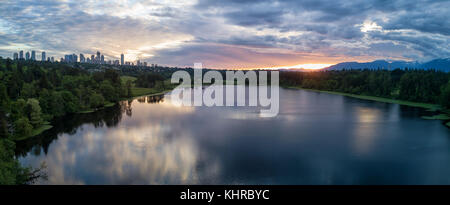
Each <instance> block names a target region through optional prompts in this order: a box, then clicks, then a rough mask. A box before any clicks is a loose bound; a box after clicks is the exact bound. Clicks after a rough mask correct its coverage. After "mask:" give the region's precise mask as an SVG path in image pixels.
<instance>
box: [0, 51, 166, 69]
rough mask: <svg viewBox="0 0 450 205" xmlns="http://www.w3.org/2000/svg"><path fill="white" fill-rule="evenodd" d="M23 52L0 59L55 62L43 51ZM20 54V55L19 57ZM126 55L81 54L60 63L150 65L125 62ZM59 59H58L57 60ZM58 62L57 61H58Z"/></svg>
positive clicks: (69, 55)
mask: <svg viewBox="0 0 450 205" xmlns="http://www.w3.org/2000/svg"><path fill="white" fill-rule="evenodd" d="M23 52H24V51H23V50H20V51H19V52H14V53H13V54H12V58H11V57H9V56H0V57H4V58H10V59H13V60H18V59H23V60H33V61H37V58H38V57H40V59H41V60H40V61H49V62H55V60H54V56H51V57H50V56H49V57H48V58H47V55H46V52H45V51H42V52H41V55H40V56H38V55H36V51H35V50H32V51H31V54H30V51H27V52H26V55H25V57H24V56H23V55H22V54H23ZM19 53H20V55H19ZM124 56H125V54H123V53H122V54H120V57H119V59H114V58H113V59H105V57H104V55H103V54H101V52H100V51H97V52H96V55H94V54H92V55H91V58H89V57H87V58H85V57H84V54H83V53H80V54H79V55H77V54H75V53H74V54H65V55H64V56H62V57H61V58H60V62H67V63H92V64H112V65H136V66H147V64H149V63H148V62H146V61H140V60H139V59H138V60H136V61H125V57H124ZM57 58H58V57H56V59H57ZM56 62H57V60H56ZM149 65H153V66H155V65H156V66H157V64H155V63H152V64H149Z"/></svg>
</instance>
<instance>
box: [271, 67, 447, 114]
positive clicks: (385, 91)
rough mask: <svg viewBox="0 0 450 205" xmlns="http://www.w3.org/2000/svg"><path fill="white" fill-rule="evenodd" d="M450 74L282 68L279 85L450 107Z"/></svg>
mask: <svg viewBox="0 0 450 205" xmlns="http://www.w3.org/2000/svg"><path fill="white" fill-rule="evenodd" d="M449 79H450V75H449V74H448V73H444V72H440V71H434V70H426V71H425V70H408V69H405V70H401V69H396V70H393V71H388V70H368V69H366V70H342V71H318V72H295V71H282V72H281V73H280V84H281V85H284V86H295V87H301V88H307V89H317V90H326V91H336V92H344V93H351V94H357V95H368V96H377V97H385V98H392V99H399V100H406V101H413V102H423V103H432V104H441V105H442V106H444V107H446V108H450V82H449Z"/></svg>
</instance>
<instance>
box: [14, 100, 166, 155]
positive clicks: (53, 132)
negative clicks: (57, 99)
mask: <svg viewBox="0 0 450 205" xmlns="http://www.w3.org/2000/svg"><path fill="white" fill-rule="evenodd" d="M136 101H137V102H139V103H148V104H155V103H162V102H164V95H156V96H144V97H139V98H137V99H136ZM133 102H134V100H127V101H120V102H119V103H117V104H116V105H114V106H112V107H109V108H105V109H102V110H99V111H96V112H93V113H86V114H73V115H68V116H65V117H62V118H59V119H56V120H55V121H54V122H52V125H54V126H53V128H52V129H50V130H47V131H45V132H44V133H42V134H41V135H39V136H36V137H33V138H30V139H27V140H22V141H18V142H17V143H16V151H15V152H16V156H26V155H27V153H29V152H31V154H33V155H40V154H41V151H43V152H44V154H47V153H48V149H49V146H50V144H51V143H52V142H53V141H54V140H56V139H58V137H59V136H61V134H64V133H66V134H69V135H74V134H75V133H76V132H77V130H78V128H79V127H81V126H83V125H86V124H91V125H93V126H94V127H95V128H99V127H104V126H106V127H108V128H109V127H116V126H117V125H118V124H119V123H120V122H121V120H122V116H123V114H124V113H125V114H126V115H127V116H129V117H131V116H132V114H133V113H132V104H133Z"/></svg>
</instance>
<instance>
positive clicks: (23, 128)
mask: <svg viewBox="0 0 450 205" xmlns="http://www.w3.org/2000/svg"><path fill="white" fill-rule="evenodd" d="M32 131H33V126H32V125H31V124H30V121H29V120H28V118H26V117H22V118H20V119H18V120H16V121H15V122H14V135H15V136H17V137H26V136H30V135H31V132H32Z"/></svg>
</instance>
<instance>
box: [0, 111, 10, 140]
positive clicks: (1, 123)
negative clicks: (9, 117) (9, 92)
mask: <svg viewBox="0 0 450 205" xmlns="http://www.w3.org/2000/svg"><path fill="white" fill-rule="evenodd" d="M8 137H9V132H8V123H7V121H6V116H5V113H4V112H3V111H2V110H0V139H4V138H8Z"/></svg>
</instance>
